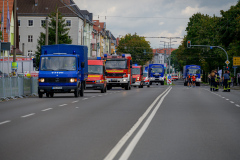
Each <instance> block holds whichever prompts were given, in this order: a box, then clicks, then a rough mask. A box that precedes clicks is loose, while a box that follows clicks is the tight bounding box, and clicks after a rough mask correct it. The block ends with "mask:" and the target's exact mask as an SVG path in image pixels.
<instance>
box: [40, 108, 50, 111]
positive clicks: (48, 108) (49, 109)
mask: <svg viewBox="0 0 240 160" xmlns="http://www.w3.org/2000/svg"><path fill="white" fill-rule="evenodd" d="M51 109H52V108H47V109H44V110H42V111H43V112H45V111H49V110H51Z"/></svg>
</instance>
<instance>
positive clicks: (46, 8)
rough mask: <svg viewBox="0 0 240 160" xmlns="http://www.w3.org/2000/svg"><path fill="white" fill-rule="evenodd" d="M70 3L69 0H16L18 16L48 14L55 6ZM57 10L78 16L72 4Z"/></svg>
mask: <svg viewBox="0 0 240 160" xmlns="http://www.w3.org/2000/svg"><path fill="white" fill-rule="evenodd" d="M70 3H71V2H70V0H17V7H18V16H33V15H34V16H48V15H49V14H50V13H51V12H53V11H55V10H56V9H57V8H59V7H63V6H66V5H70ZM58 10H59V12H61V14H62V15H63V16H65V17H66V16H67V17H79V15H77V14H76V13H75V12H74V10H73V6H69V7H64V8H59V9H58ZM80 18H81V17H80Z"/></svg>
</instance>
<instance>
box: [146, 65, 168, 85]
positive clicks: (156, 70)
mask: <svg viewBox="0 0 240 160" xmlns="http://www.w3.org/2000/svg"><path fill="white" fill-rule="evenodd" d="M145 70H147V71H148V76H149V79H150V85H152V83H161V85H164V65H163V64H149V65H148V66H147V67H145Z"/></svg>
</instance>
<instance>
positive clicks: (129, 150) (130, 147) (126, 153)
mask: <svg viewBox="0 0 240 160" xmlns="http://www.w3.org/2000/svg"><path fill="white" fill-rule="evenodd" d="M171 89H172V88H170V89H169V90H168V91H167V93H166V94H164V95H163V97H162V98H161V99H160V101H159V102H158V104H157V106H156V107H155V108H154V110H153V111H152V113H151V114H150V116H149V117H148V118H147V120H146V122H145V123H144V124H143V126H142V127H141V129H140V130H139V131H138V133H137V134H136V136H135V137H134V138H133V139H132V141H131V143H130V144H129V145H128V147H127V148H126V149H125V151H124V152H123V154H122V156H121V157H120V158H119V160H125V159H128V158H129V156H130V155H131V153H132V151H133V150H134V148H135V146H136V145H137V143H138V141H139V140H140V138H141V137H142V135H143V134H144V132H145V131H146V130H147V128H148V126H149V125H150V123H151V121H152V119H153V118H154V116H155V114H156V113H157V111H158V109H159V108H160V106H161V104H162V102H163V100H164V98H165V97H166V96H167V95H168V93H169V92H170V91H171Z"/></svg>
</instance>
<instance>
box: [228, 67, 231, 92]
mask: <svg viewBox="0 0 240 160" xmlns="http://www.w3.org/2000/svg"><path fill="white" fill-rule="evenodd" d="M227 74H228V75H229V78H228V83H227V84H228V85H227V91H228V92H230V84H231V82H232V81H231V77H230V71H229V70H227Z"/></svg>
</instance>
